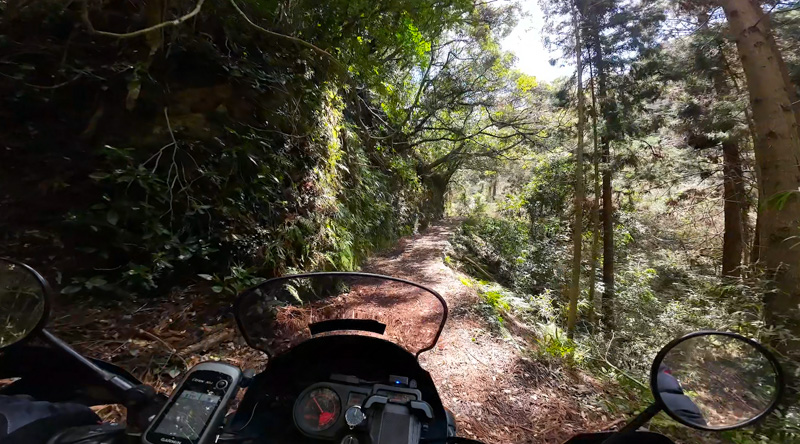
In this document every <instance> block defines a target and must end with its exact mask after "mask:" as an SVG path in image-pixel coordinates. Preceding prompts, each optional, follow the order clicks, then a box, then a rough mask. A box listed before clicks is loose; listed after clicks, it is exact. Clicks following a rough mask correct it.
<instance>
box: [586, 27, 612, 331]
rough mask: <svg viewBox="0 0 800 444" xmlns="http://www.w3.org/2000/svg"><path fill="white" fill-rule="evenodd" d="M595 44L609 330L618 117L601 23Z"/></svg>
mask: <svg viewBox="0 0 800 444" xmlns="http://www.w3.org/2000/svg"><path fill="white" fill-rule="evenodd" d="M591 39H592V41H591V44H592V49H593V50H594V54H593V56H592V58H593V62H592V63H593V65H594V69H595V72H596V73H597V100H598V102H599V104H600V112H601V113H602V114H603V118H604V120H605V124H606V125H605V132H604V134H603V135H602V137H600V145H601V147H602V152H603V157H602V163H603V168H602V170H603V324H604V325H605V328H606V334H609V333H610V332H611V331H613V330H614V325H615V323H614V201H613V195H612V193H613V191H614V190H613V187H612V185H611V175H612V167H611V136H612V132H613V130H614V128H616V124H615V121H614V119H615V117H614V115H613V113H612V112H611V110H610V103H609V100H608V79H607V76H608V72H607V67H606V64H605V60H603V48H602V45H601V41H600V29H599V26H596V24H595V26H593V27H592V29H591Z"/></svg>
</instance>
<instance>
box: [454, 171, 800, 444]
mask: <svg viewBox="0 0 800 444" xmlns="http://www.w3.org/2000/svg"><path fill="white" fill-rule="evenodd" d="M517 190H518V189H517ZM550 191H552V188H550ZM525 193H528V194H527V195H526V194H525ZM535 194H536V188H535V187H531V186H528V187H527V188H523V191H522V192H516V193H514V192H512V193H509V194H508V195H507V196H505V197H503V198H499V197H498V199H496V201H494V202H492V201H491V199H486V198H485V196H483V195H480V194H479V195H477V196H473V197H471V198H470V199H469V202H468V204H467V205H466V206H465V205H459V204H458V202H456V203H455V204H454V205H453V207H452V208H453V210H454V211H460V212H465V213H466V214H467V217H466V219H465V220H464V221H463V222H462V224H461V226H460V228H459V229H458V230H457V232H456V233H455V234H454V235H453V237H452V239H451V242H452V244H453V246H452V252H450V257H449V259H450V261H451V263H452V264H454V265H455V266H457V267H458V268H459V269H461V270H463V271H465V272H467V273H468V274H469V275H471V276H472V277H473V278H474V279H472V280H470V281H469V282H465V285H471V286H475V287H477V289H478V290H479V293H480V294H481V295H482V296H483V299H484V301H485V304H486V306H487V307H491V310H490V311H491V314H490V316H489V317H490V318H491V319H492V321H493V322H494V323H496V325H498V326H499V327H501V328H502V326H503V325H504V323H507V321H506V320H505V319H504V318H503V317H504V316H507V315H511V316H513V317H514V318H515V320H516V321H517V322H519V321H522V322H523V323H524V324H525V325H526V326H527V327H528V328H530V329H531V330H532V331H533V332H535V340H534V341H535V343H534V345H533V346H532V347H531V349H530V351H531V353H533V354H534V355H536V356H537V358H539V359H546V360H552V359H555V360H558V361H560V362H562V363H564V364H565V365H578V366H580V367H582V368H584V369H586V370H588V371H590V372H591V373H592V374H594V375H596V376H598V377H600V378H602V379H604V380H606V381H608V382H609V391H610V392H611V393H613V396H612V397H610V398H606V399H603V400H602V401H601V402H602V403H603V405H602V406H600V407H601V408H603V409H606V411H608V412H610V413H612V414H616V415H618V416H620V417H627V416H630V415H631V414H632V413H633V412H636V411H641V410H642V409H643V408H644V407H645V406H646V405H647V404H648V403H649V402H652V396H651V395H650V391H649V383H648V381H649V371H650V364H651V363H652V360H653V358H654V357H655V355H656V353H657V352H658V350H659V349H660V348H661V347H662V346H664V345H666V344H667V343H668V342H669V341H670V340H672V339H674V338H676V337H679V336H681V335H683V334H686V333H688V332H691V331H695V330H701V329H713V330H726V331H735V332H739V333H742V334H744V335H746V336H750V337H757V338H762V340H768V338H769V335H770V334H772V332H771V331H770V330H769V329H767V328H766V327H765V325H764V323H763V313H762V312H761V310H762V306H763V305H762V299H761V298H762V296H761V294H762V293H761V291H760V290H761V287H760V286H759V284H758V282H756V281H754V280H747V279H727V278H722V277H720V276H719V274H718V271H717V270H716V269H715V267H714V265H713V264H714V261H713V258H712V257H711V256H713V254H715V253H714V252H715V251H718V250H715V246H714V245H713V244H708V243H706V244H704V245H703V248H705V250H704V251H705V252H710V253H708V254H709V256H704V255H702V254H700V255H698V251H699V248H698V249H694V248H676V245H680V244H681V242H680V241H681V240H682V239H683V240H691V239H694V238H695V237H696V236H698V233H700V232H702V231H703V230H704V229H707V227H704V226H700V225H697V224H694V225H693V226H687V224H686V223H683V222H680V221H677V222H676V221H674V220H671V219H670V218H669V217H663V216H661V217H659V212H660V211H662V210H663V207H662V206H660V205H659V204H658V202H659V201H660V200H661V199H668V198H664V197H661V196H658V197H653V196H645V195H639V196H636V197H635V198H634V199H632V202H631V203H630V204H628V205H624V204H623V205H622V209H623V211H621V212H620V214H619V216H618V222H617V227H616V241H617V245H618V249H617V251H616V256H617V270H616V277H617V282H616V290H617V291H616V296H615V320H616V328H615V329H614V330H613V331H604V330H603V327H602V324H600V323H599V322H597V321H595V322H592V320H593V319H597V318H598V317H599V315H600V305H599V304H600V303H601V301H600V298H601V295H602V281H601V275H600V273H601V270H600V269H599V267H598V269H596V270H595V272H596V273H597V276H596V285H597V288H596V292H595V296H594V298H595V300H594V301H593V302H592V301H589V299H588V296H589V295H588V288H584V291H583V294H582V295H581V298H580V300H579V304H578V310H579V319H581V320H582V321H581V322H580V323H579V324H578V328H577V331H576V336H575V339H574V341H573V340H569V339H568V338H567V334H566V332H565V330H563V329H564V328H565V326H564V320H565V319H566V311H567V303H566V301H567V298H566V294H567V284H568V282H567V279H568V268H567V267H568V265H569V263H568V260H567V259H568V258H569V251H570V245H569V238H568V230H569V228H568V227H569V224H568V223H567V222H566V220H565V217H566V214H568V210H569V209H568V208H559V209H551V210H548V211H542V212H539V213H535V214H534V215H533V217H531V212H530V209H531V206H532V205H531V204H529V203H528V202H530V201H529V200H528V199H529V198H530V196H531V195H534V196H535V198H537V199H539V200H538V201H537V202H536V204H535V205H536V207H537V209H541V207H542V205H543V203H544V204H545V205H546V202H547V200H545V199H541V197H540V196H536V195H535ZM462 197H463V196H462ZM517 208H519V209H520V210H521V211H519V210H518V209H517ZM684 218H687V215H684ZM584 244H585V245H586V247H585V248H586V249H587V250H586V251H589V248H590V245H591V235H590V234H589V235H587V236H585V238H584ZM589 272H590V269H589V263H588V260H587V261H586V263H585V264H584V267H583V274H584V278H588V274H589ZM784 414H786V415H788V416H787V417H784V416H783V415H784ZM798 423H800V422H799V421H798V420H797V412H796V411H795V409H794V408H791V409H789V410H788V411H786V412H778V413H775V414H774V415H773V416H772V417H771V418H770V420H769V421H768V422H767V423H766V425H764V426H761V427H759V428H757V429H755V430H743V431H733V432H726V433H725V434H724V435H723V437H724V438H725V439H726V440H727V442H737V443H745V442H747V443H752V442H795V441H796V440H800V427H798ZM652 428H653V429H655V430H659V431H662V432H664V433H667V434H668V435H670V436H674V437H677V438H681V439H685V440H687V441H689V442H699V441H705V440H710V441H709V442H715V441H714V440H715V439H718V438H715V437H714V436H713V435H704V434H700V433H695V432H692V431H690V430H689V429H686V428H684V427H682V426H679V425H677V424H675V423H674V422H671V421H670V420H669V418H668V417H666V416H659V417H658V418H657V419H656V420H655V421H654V422H653V423H652Z"/></svg>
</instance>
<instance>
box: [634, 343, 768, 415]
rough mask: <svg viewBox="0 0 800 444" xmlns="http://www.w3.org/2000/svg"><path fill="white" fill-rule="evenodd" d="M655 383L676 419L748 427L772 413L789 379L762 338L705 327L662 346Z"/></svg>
mask: <svg viewBox="0 0 800 444" xmlns="http://www.w3.org/2000/svg"><path fill="white" fill-rule="evenodd" d="M650 388H651V390H652V391H653V396H654V397H655V399H656V403H658V405H659V406H660V407H661V408H662V409H663V410H664V411H665V412H667V414H668V415H669V416H670V417H672V419H674V420H676V421H678V422H680V423H681V424H683V425H686V426H689V427H692V428H695V429H700V430H709V431H721V430H731V429H736V428H740V427H746V426H748V425H751V424H753V423H754V422H756V421H758V420H759V419H761V418H763V417H765V416H766V415H768V414H769V413H770V412H772V410H774V409H775V407H776V406H777V404H778V402H779V401H780V399H781V396H782V395H783V388H784V381H783V372H782V370H781V366H780V364H779V363H778V360H777V359H776V358H775V356H774V355H773V354H772V353H771V352H770V351H769V350H767V349H766V348H765V347H764V346H763V345H761V344H759V343H758V342H756V341H754V340H752V339H749V338H746V337H744V336H741V335H738V334H736V333H728V332H713V331H700V332H695V333H690V334H688V335H686V336H684V337H682V338H679V339H676V340H674V341H672V342H670V343H669V344H667V346H666V347H664V348H663V349H661V351H660V352H659V353H658V355H657V356H656V358H655V361H654V362H653V367H652V368H651V375H650Z"/></svg>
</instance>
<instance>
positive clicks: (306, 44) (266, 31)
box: [201, 0, 347, 73]
mask: <svg viewBox="0 0 800 444" xmlns="http://www.w3.org/2000/svg"><path fill="white" fill-rule="evenodd" d="M201 2H202V0H201ZM230 3H231V6H233V9H235V10H236V12H238V13H239V15H240V16H242V18H243V19H244V20H245V21H246V22H247V23H248V24H250V26H252V27H254V28H256V29H257V30H259V31H261V32H263V33H264V34H267V35H271V36H273V37H278V38H281V39H285V40H289V41H292V42H294V43H297V44H298V45H300V46H303V47H306V48H309V49H311V50H313V51H315V52H317V53H318V54H320V55H322V56H324V57H325V58H327V59H328V60H330V61H331V62H333V64H334V65H336V66H337V67H339V68H340V69H342V70H343V72H345V73H346V72H347V68H346V67H345V66H344V65H343V64H342V63H341V62H340V61H339V60H337V59H336V57H334V56H332V55H331V54H330V53H329V52H328V51H325V50H324V49H322V48H320V47H318V46H316V45H314V44H312V43H309V42H307V41H305V40H303V39H299V38H297V37H292V36H290V35H286V34H281V33H278V32H274V31H270V30H269V29H266V28H262V27H261V26H258V25H257V24H255V23H254V22H253V21H252V20H250V17H248V16H247V14H245V13H244V11H242V10H241V9H240V8H239V5H237V4H236V0H230Z"/></svg>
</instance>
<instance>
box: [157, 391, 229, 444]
mask: <svg viewBox="0 0 800 444" xmlns="http://www.w3.org/2000/svg"><path fill="white" fill-rule="evenodd" d="M219 401H220V397H219V396H216V395H210V394H207V393H199V392H193V391H191V390H184V391H183V393H181V394H180V396H179V397H178V399H176V400H175V403H174V404H173V405H172V407H170V409H169V411H168V412H167V414H166V415H164V419H163V420H162V421H161V423H160V424H159V425H158V427H156V429H155V430H154V431H155V432H156V433H161V434H164V435H169V436H174V437H176V438H183V439H188V440H191V441H194V440H196V439H197V438H198V437H200V434H201V433H202V432H203V429H205V426H206V423H207V422H208V419H209V418H210V417H211V414H212V413H214V409H215V408H216V407H217V404H219Z"/></svg>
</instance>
